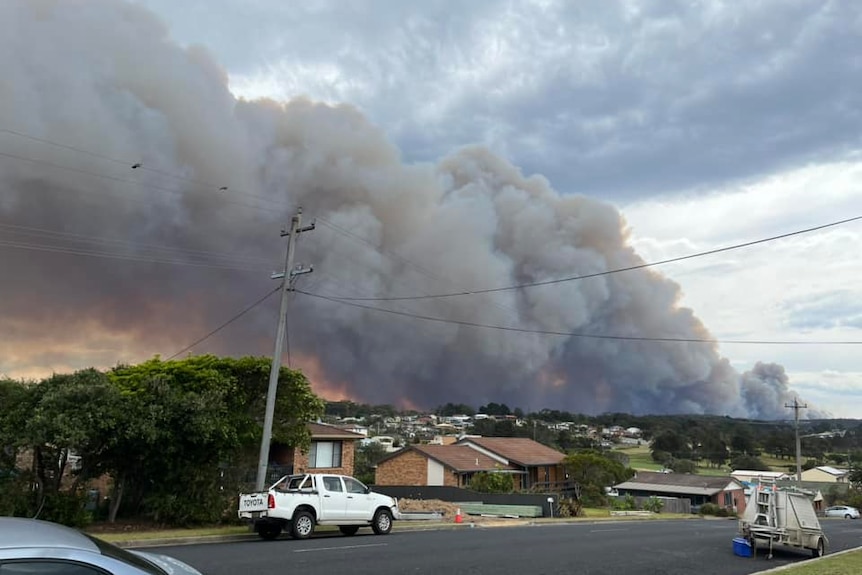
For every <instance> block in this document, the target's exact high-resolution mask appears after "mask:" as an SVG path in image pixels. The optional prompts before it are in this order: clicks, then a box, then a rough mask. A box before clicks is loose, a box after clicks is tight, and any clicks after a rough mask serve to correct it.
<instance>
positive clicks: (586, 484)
mask: <svg viewBox="0 0 862 575" xmlns="http://www.w3.org/2000/svg"><path fill="white" fill-rule="evenodd" d="M563 465H564V466H565V468H566V472H567V473H568V477H569V479H571V480H572V481H574V482H575V483H576V484H577V486H578V487H579V493H580V495H579V498H581V499H588V500H590V501H591V502H594V503H599V502H600V500H602V499H604V488H605V487H608V486H611V485H614V484H616V483H621V482H623V481H625V480H626V479H629V478H630V477H631V476H632V475H634V470H632V469H629V468H626V467H624V466H623V465H622V464H621V463H620V462H618V461H614V460H611V459H608V458H607V457H605V456H603V455H602V454H600V453H598V452H596V451H583V452H580V453H574V454H571V455H568V456H566V458H565V459H564V460H563Z"/></svg>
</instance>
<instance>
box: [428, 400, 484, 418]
mask: <svg viewBox="0 0 862 575" xmlns="http://www.w3.org/2000/svg"><path fill="white" fill-rule="evenodd" d="M435 413H436V414H437V415H439V416H440V417H452V416H453V415H471V416H472V415H475V414H476V410H475V409H473V408H472V407H470V406H469V405H464V404H463V403H457V404H456V403H447V404H446V405H443V406H441V407H438V408H437V409H436V410H435Z"/></svg>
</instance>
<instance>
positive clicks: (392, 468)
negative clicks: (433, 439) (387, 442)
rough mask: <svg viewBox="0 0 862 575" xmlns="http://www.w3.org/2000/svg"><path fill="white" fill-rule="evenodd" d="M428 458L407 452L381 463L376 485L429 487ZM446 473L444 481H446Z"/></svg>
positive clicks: (378, 466) (414, 452)
mask: <svg viewBox="0 0 862 575" xmlns="http://www.w3.org/2000/svg"><path fill="white" fill-rule="evenodd" d="M427 461H428V458H427V457H425V456H424V455H422V454H420V453H418V452H416V451H413V450H407V451H405V452H404V453H402V454H399V455H396V456H395V457H393V458H392V459H387V460H386V461H381V462H380V463H379V464H378V465H377V470H376V472H375V473H374V484H375V485H427V484H428V464H427ZM445 475H446V474H445V473H444V481H445Z"/></svg>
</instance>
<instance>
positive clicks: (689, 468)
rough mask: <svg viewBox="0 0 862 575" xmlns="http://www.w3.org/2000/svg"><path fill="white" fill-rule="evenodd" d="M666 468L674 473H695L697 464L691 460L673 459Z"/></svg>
mask: <svg viewBox="0 0 862 575" xmlns="http://www.w3.org/2000/svg"><path fill="white" fill-rule="evenodd" d="M667 466H668V467H669V468H670V469H672V470H673V471H674V473H697V463H695V462H694V461H692V460H691V459H673V460H671V461H670V463H668V464H667Z"/></svg>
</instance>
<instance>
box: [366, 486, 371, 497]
mask: <svg viewBox="0 0 862 575" xmlns="http://www.w3.org/2000/svg"><path fill="white" fill-rule="evenodd" d="M369 493H371V488H370V487H368V486H367V485H366V486H365V494H366V495H368V494H369Z"/></svg>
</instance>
